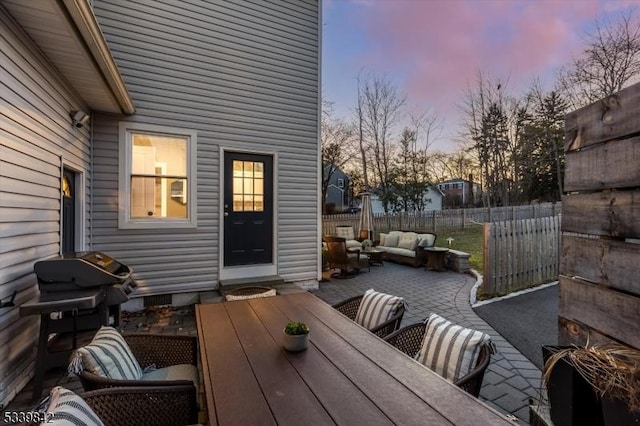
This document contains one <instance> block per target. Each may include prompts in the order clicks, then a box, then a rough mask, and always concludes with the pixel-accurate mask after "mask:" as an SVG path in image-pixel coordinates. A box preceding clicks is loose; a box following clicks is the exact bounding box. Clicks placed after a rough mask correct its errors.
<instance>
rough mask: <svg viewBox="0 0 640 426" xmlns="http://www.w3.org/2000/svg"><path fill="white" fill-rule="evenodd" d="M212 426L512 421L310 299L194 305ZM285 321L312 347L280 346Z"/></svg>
mask: <svg viewBox="0 0 640 426" xmlns="http://www.w3.org/2000/svg"><path fill="white" fill-rule="evenodd" d="M196 319H197V325H198V339H199V343H200V353H201V356H202V358H201V359H202V369H203V376H204V386H205V394H206V401H207V411H208V416H209V424H210V425H221V426H227V425H243V426H244V425H252V426H255V425H275V424H278V425H296V426H298V425H314V426H315V425H333V424H339V425H392V424H398V425H452V424H453V425H474V426H475V425H500V424H504V425H512V424H513V423H511V422H510V421H508V420H507V419H506V418H505V417H503V416H502V415H500V414H499V413H497V412H496V411H494V410H493V409H491V408H489V407H488V406H487V405H485V404H483V403H482V402H480V401H478V400H477V399H475V398H473V397H472V396H471V395H469V394H467V393H466V392H464V391H462V390H461V389H459V388H457V387H456V386H454V385H453V384H451V383H449V382H447V381H445V380H444V379H442V378H441V377H440V376H438V375H437V374H435V373H433V372H432V371H431V370H429V369H427V368H426V367H424V366H422V365H421V364H419V363H418V362H416V361H414V360H413V359H411V358H409V357H408V356H406V355H404V354H403V353H401V352H400V351H398V350H396V349H395V348H393V347H392V346H390V345H389V344H387V343H386V342H384V341H383V340H381V339H379V338H378V337H376V336H374V335H373V334H371V333H370V332H369V331H367V330H365V329H364V328H362V327H360V326H359V325H357V324H356V323H354V322H353V321H351V320H349V319H348V318H347V317H345V316H343V315H342V314H340V313H338V312H337V311H335V310H334V309H333V308H332V307H331V306H329V305H328V304H326V303H325V302H323V301H322V300H320V299H318V298H317V297H315V296H313V295H312V294H310V293H306V292H303V293H294V294H288V295H282V296H275V297H268V298H261V299H252V300H242V301H234V302H223V303H215V304H206V305H197V306H196ZM288 321H303V322H306V323H307V324H308V325H309V326H310V328H311V335H310V342H309V348H308V349H307V350H305V351H302V352H296V353H290V352H286V351H285V350H284V349H282V346H281V343H280V342H281V336H282V329H283V328H284V326H285V325H286V323H287V322H288Z"/></svg>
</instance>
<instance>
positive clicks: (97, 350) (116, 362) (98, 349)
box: [69, 327, 142, 380]
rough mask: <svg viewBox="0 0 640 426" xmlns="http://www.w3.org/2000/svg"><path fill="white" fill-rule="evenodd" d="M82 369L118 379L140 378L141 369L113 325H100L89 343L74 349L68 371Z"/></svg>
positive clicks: (75, 371)
mask: <svg viewBox="0 0 640 426" xmlns="http://www.w3.org/2000/svg"><path fill="white" fill-rule="evenodd" d="M83 370H86V371H88V372H90V373H93V374H95V375H97V376H101V377H108V378H110V379H118V380H140V378H141V377H142V369H141V368H140V364H138V360H137V359H136V357H135V356H134V355H133V353H132V352H131V349H130V348H129V345H128V344H127V342H126V341H125V340H124V338H123V337H122V335H121V334H120V333H118V331H116V329H115V328H113V327H101V328H100V330H98V332H97V333H96V335H95V336H94V337H93V340H92V341H91V343H89V344H88V345H87V346H84V347H82V348H79V349H77V350H76V352H75V354H74V357H73V359H72V361H71V365H69V372H71V373H75V374H80V372H82V371H83Z"/></svg>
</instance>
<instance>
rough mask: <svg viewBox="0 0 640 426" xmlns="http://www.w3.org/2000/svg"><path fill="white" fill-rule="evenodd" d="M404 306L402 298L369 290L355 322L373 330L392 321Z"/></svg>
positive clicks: (359, 307) (363, 298)
mask: <svg viewBox="0 0 640 426" xmlns="http://www.w3.org/2000/svg"><path fill="white" fill-rule="evenodd" d="M403 304H404V300H403V299H402V298H401V297H398V296H392V295H390V294H385V293H379V292H377V291H374V290H373V289H369V290H367V291H366V292H365V293H364V296H363V297H362V301H361V302H360V306H358V312H357V313H356V318H355V322H357V323H358V324H360V325H361V326H363V327H364V328H366V329H368V330H371V329H372V328H375V327H377V326H379V325H380V324H383V323H385V322H387V321H388V320H389V319H391V317H393V316H394V315H395V314H396V313H397V312H398V309H400V307H401V306H402V305H403Z"/></svg>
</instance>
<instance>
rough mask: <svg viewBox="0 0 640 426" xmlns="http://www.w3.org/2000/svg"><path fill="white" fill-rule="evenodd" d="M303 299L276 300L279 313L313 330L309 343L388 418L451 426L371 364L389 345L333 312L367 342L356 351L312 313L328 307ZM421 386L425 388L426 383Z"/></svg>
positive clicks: (400, 384)
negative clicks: (381, 350)
mask: <svg viewBox="0 0 640 426" xmlns="http://www.w3.org/2000/svg"><path fill="white" fill-rule="evenodd" d="M296 296H297V295H296ZM301 296H302V297H296V299H297V300H295V299H291V300H285V299H280V298H276V299H275V300H274V301H273V302H274V304H275V306H277V307H278V309H280V310H282V311H286V312H290V315H291V316H292V317H294V318H299V319H300V320H301V321H304V322H306V323H307V324H308V325H309V327H311V329H312V330H311V336H310V340H311V341H312V342H313V343H314V345H315V346H316V347H317V348H318V349H319V350H320V351H321V352H322V353H323V354H324V356H325V357H327V358H328V359H330V360H331V361H332V362H333V363H334V365H335V366H336V368H338V369H339V370H340V371H342V374H344V375H345V376H346V377H348V378H349V379H350V380H351V381H352V382H353V383H354V384H355V385H356V386H357V387H358V388H359V389H360V390H362V391H364V392H365V393H366V394H367V396H368V397H369V398H370V399H371V401H372V402H373V403H374V404H375V405H376V406H377V407H378V408H379V409H380V410H382V411H383V412H384V413H385V414H386V415H387V417H389V418H391V419H393V421H394V422H395V423H396V424H402V425H425V424H433V425H436V424H437V425H441V424H452V423H451V422H450V421H449V420H447V419H446V418H445V417H444V416H443V415H442V414H440V413H438V412H437V410H435V409H434V408H432V407H430V406H429V405H427V404H425V403H424V401H423V400H422V399H421V398H420V397H419V396H417V395H415V393H414V392H413V391H412V390H411V389H409V388H407V386H405V385H404V384H402V383H400V382H399V381H398V380H396V379H395V378H394V377H393V376H392V375H390V374H389V373H388V372H387V371H385V370H384V369H380V368H379V367H378V365H377V364H376V363H375V362H372V360H371V359H370V358H369V356H370V353H371V352H375V351H376V350H378V349H377V347H380V346H381V347H383V348H384V349H387V346H388V345H387V344H386V343H384V342H382V341H381V340H380V339H379V338H378V337H377V336H375V335H374V334H372V333H371V332H369V331H368V330H365V329H364V328H362V327H360V326H359V325H357V324H356V323H354V322H353V321H351V320H350V319H348V318H347V317H345V316H343V315H341V314H339V315H335V313H337V312H335V311H334V312H331V313H330V315H329V316H335V317H337V318H338V320H342V319H343V318H344V320H346V323H345V324H346V326H347V327H352V328H353V329H352V330H351V333H350V334H351V335H352V336H354V335H359V336H360V337H359V338H360V339H362V340H364V341H365V342H366V343H365V345H366V347H367V350H366V351H364V352H363V351H359V350H357V349H356V348H354V347H353V346H352V345H351V343H352V342H351V341H350V340H349V338H348V337H347V336H346V335H345V334H344V333H336V331H335V330H333V329H332V328H330V327H328V326H327V324H326V323H325V322H324V321H323V318H319V317H318V316H317V315H316V314H315V313H314V312H313V309H310V308H315V307H316V306H315V305H316V304H322V305H325V303H324V302H323V301H321V300H319V299H317V298H315V296H312V295H311V294H308V293H306V294H302V293H301ZM309 298H315V299H316V300H309ZM327 306H328V305H327ZM329 308H331V307H329ZM331 309H333V308H331ZM354 330H355V331H354ZM345 337H346V339H345ZM391 349H393V348H391ZM345 355H346V356H345ZM399 355H400V353H392V355H391V358H392V359H395V358H400V357H399ZM421 386H424V383H422V384H421Z"/></svg>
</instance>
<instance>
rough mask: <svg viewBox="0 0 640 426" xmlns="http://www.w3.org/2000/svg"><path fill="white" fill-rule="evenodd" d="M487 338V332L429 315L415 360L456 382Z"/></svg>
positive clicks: (468, 370) (487, 340) (464, 373)
mask: <svg viewBox="0 0 640 426" xmlns="http://www.w3.org/2000/svg"><path fill="white" fill-rule="evenodd" d="M490 340H491V338H490V337H489V335H488V334H485V333H482V332H480V331H476V330H472V329H469V328H464V327H461V326H459V325H455V324H452V323H451V322H450V321H447V320H446V319H444V318H442V317H441V316H439V315H436V314H431V315H430V316H429V318H428V320H427V328H426V330H425V333H424V339H423V341H422V347H421V348H420V351H419V352H418V354H417V355H416V357H415V359H416V360H417V361H418V362H420V363H422V364H423V365H425V366H427V367H429V368H430V369H431V370H433V371H434V372H436V373H438V374H439V375H441V376H442V377H444V378H445V379H447V380H448V381H450V382H455V381H457V380H458V379H460V378H461V377H464V376H465V375H466V374H468V373H469V372H470V371H471V370H473V369H474V368H475V366H476V363H477V362H478V356H479V355H480V349H481V348H482V346H483V345H484V344H486V343H489V342H490Z"/></svg>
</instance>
